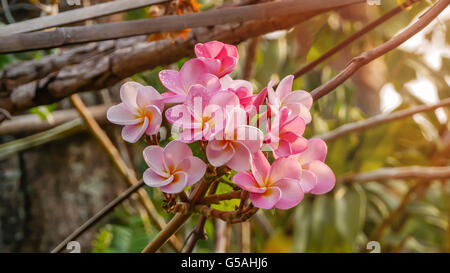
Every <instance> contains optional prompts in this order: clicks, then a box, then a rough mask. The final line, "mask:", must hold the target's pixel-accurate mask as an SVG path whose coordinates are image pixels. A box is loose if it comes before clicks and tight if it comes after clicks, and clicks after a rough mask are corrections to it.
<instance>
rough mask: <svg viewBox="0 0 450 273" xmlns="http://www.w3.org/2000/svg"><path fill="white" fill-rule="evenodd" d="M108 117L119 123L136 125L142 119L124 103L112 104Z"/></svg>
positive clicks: (111, 120)
mask: <svg viewBox="0 0 450 273" xmlns="http://www.w3.org/2000/svg"><path fill="white" fill-rule="evenodd" d="M106 118H107V119H108V120H109V121H110V122H112V123H114V124H117V125H135V124H138V123H139V122H140V121H141V120H142V119H141V118H139V117H137V116H136V114H135V113H134V110H133V112H132V111H130V110H128V108H127V107H126V105H125V104H124V103H120V104H118V105H114V106H111V107H110V108H109V109H108V112H107V113H106Z"/></svg>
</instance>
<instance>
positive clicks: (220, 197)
mask: <svg viewBox="0 0 450 273" xmlns="http://www.w3.org/2000/svg"><path fill="white" fill-rule="evenodd" d="M241 192H242V191H241V190H239V191H231V192H228V193H224V194H212V195H208V196H206V197H205V198H203V199H202V201H199V202H198V204H202V205H205V204H217V203H219V202H220V201H224V200H230V199H239V198H240V197H241Z"/></svg>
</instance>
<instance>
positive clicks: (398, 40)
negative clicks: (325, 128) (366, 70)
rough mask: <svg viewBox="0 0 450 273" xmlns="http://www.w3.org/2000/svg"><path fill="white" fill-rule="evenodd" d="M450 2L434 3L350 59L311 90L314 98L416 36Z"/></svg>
mask: <svg viewBox="0 0 450 273" xmlns="http://www.w3.org/2000/svg"><path fill="white" fill-rule="evenodd" d="M449 3H450V0H439V1H438V2H437V3H436V4H434V5H433V6H432V7H431V8H430V9H429V10H427V11H426V12H425V13H424V14H422V16H420V17H419V19H418V21H417V22H415V23H414V24H412V25H411V26H409V27H408V28H406V29H405V30H404V31H402V32H401V33H400V34H398V35H397V36H395V37H394V38H392V39H391V40H389V41H388V42H386V43H384V44H382V45H380V46H378V47H376V48H374V49H371V50H369V51H366V52H364V53H363V54H361V55H360V56H358V57H356V58H354V59H353V60H351V61H350V63H349V64H348V65H347V67H346V68H345V69H344V70H342V71H341V72H340V73H339V74H338V75H336V77H334V78H333V79H331V80H330V81H328V82H326V83H325V84H322V85H321V86H319V87H317V88H316V89H314V90H313V91H312V92H311V95H312V96H313V98H314V100H317V99H319V98H321V97H322V96H325V95H326V94H328V93H330V92H331V91H333V90H334V89H335V88H336V87H338V86H339V85H341V84H342V83H343V82H345V81H346V80H347V79H348V78H350V77H351V76H352V75H353V74H354V73H355V72H356V71H357V70H358V69H359V68H361V67H362V66H364V65H366V64H368V63H369V62H371V61H373V60H375V59H376V58H378V57H380V56H382V55H384V54H386V53H387V52H389V51H391V50H393V49H395V48H397V47H398V46H400V45H401V44H402V43H404V42H405V41H407V40H408V39H409V38H411V37H412V36H414V35H415V34H416V33H418V32H419V31H421V30H422V29H423V28H425V27H426V26H427V25H428V24H430V23H431V22H432V21H433V20H434V19H435V18H436V17H437V16H438V15H439V14H440V13H441V12H442V11H443V10H444V9H445V8H446V7H447V6H448V4H449Z"/></svg>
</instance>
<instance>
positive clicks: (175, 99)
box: [159, 59, 220, 103]
mask: <svg viewBox="0 0 450 273" xmlns="http://www.w3.org/2000/svg"><path fill="white" fill-rule="evenodd" d="M208 71H209V70H208V67H207V65H206V64H205V62H203V61H201V60H199V59H192V60H189V61H187V62H186V63H184V65H183V67H181V69H180V71H176V70H163V71H161V72H159V79H160V80H161V83H162V84H163V85H164V86H165V87H166V88H167V89H168V90H169V91H168V92H165V93H163V97H164V102H166V103H183V102H184V101H185V99H186V96H187V94H188V92H189V89H190V88H191V87H192V86H193V85H195V84H200V85H202V86H205V87H207V88H208V89H213V90H216V91H218V90H219V89H220V82H219V79H218V78H217V77H216V76H214V75H213V74H210V73H208Z"/></svg>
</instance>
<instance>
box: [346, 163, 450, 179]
mask: <svg viewBox="0 0 450 273" xmlns="http://www.w3.org/2000/svg"><path fill="white" fill-rule="evenodd" d="M414 178H417V179H424V180H431V179H445V178H450V166H447V167H421V166H410V167H398V168H381V169H378V170H375V171H369V172H363V173H356V174H347V175H343V176H341V177H338V182H371V181H379V180H388V179H414Z"/></svg>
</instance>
